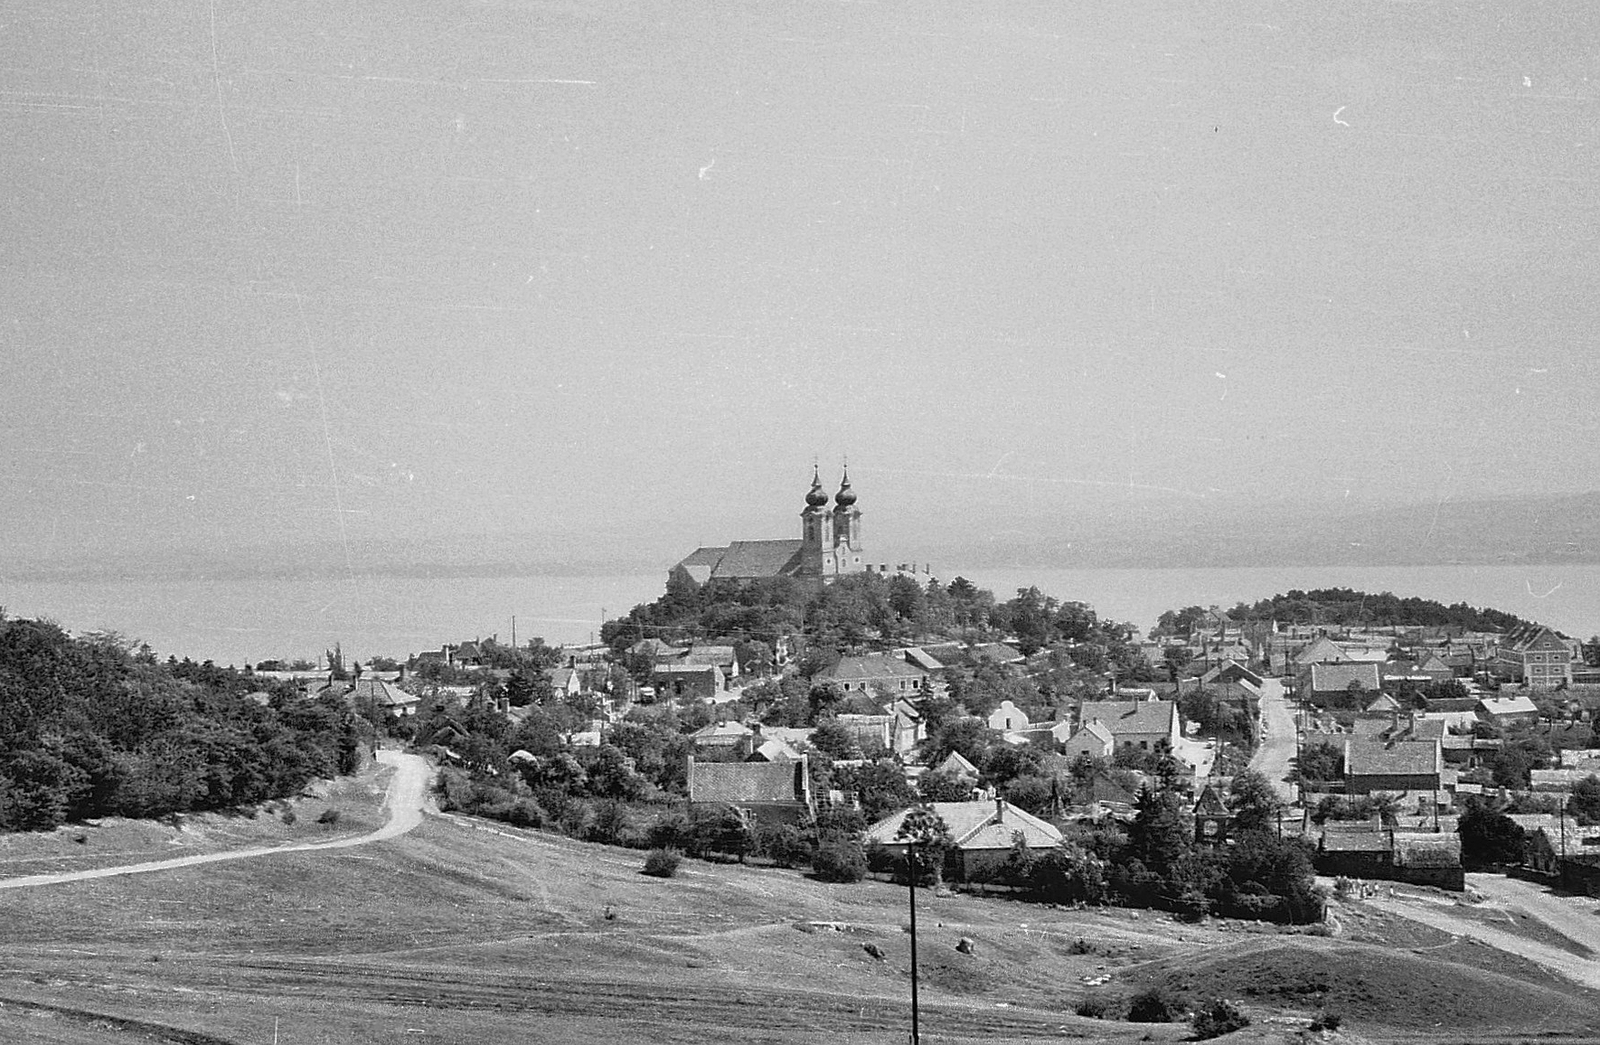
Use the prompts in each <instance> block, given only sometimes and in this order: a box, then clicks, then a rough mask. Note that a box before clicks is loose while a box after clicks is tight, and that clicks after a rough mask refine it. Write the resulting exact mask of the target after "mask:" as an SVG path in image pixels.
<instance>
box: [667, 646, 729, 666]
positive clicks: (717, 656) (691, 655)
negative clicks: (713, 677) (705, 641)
mask: <svg viewBox="0 0 1600 1045" xmlns="http://www.w3.org/2000/svg"><path fill="white" fill-rule="evenodd" d="M733 660H734V656H733V647H732V646H691V647H689V648H688V649H686V650H684V651H683V652H681V653H679V654H678V662H679V663H680V664H699V665H702V666H704V665H709V664H715V665H717V666H718V667H720V666H722V665H723V664H732V663H733Z"/></svg>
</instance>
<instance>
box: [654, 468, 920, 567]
mask: <svg viewBox="0 0 1600 1045" xmlns="http://www.w3.org/2000/svg"><path fill="white" fill-rule="evenodd" d="M830 500H831V501H832V502H833V506H832V507H831V508H830V507H829V506H828V504H829V501H830ZM852 573H885V574H888V573H897V574H910V575H912V576H916V577H918V578H919V579H921V580H924V581H925V580H927V578H928V577H929V576H930V570H929V567H927V566H925V565H924V566H922V567H921V568H920V569H919V568H918V566H917V564H915V563H912V564H906V563H901V564H899V565H897V566H896V567H895V568H893V569H890V567H889V565H888V564H887V563H882V564H877V565H874V564H872V563H869V562H867V561H866V553H865V552H864V551H863V550H862V545H861V509H860V508H857V507H856V492H855V491H854V490H852V489H851V488H850V472H849V470H848V469H846V471H845V473H844V477H843V480H842V481H841V482H840V483H839V491H838V492H837V493H835V494H834V495H833V497H832V498H829V496H828V493H827V491H826V490H824V489H823V488H822V476H821V474H820V473H819V472H817V470H816V469H812V472H811V490H810V491H809V492H808V493H807V494H806V506H805V509H804V510H803V511H802V512H801V513H800V539H799V540H794V539H789V540H775V541H734V542H733V543H732V544H728V545H725V546H722V547H716V548H697V549H695V550H694V551H693V552H692V553H691V554H690V555H689V556H688V557H686V558H685V559H683V561H681V562H679V563H678V564H677V565H676V566H674V567H673V568H672V569H671V571H670V572H669V574H668V576H669V577H670V578H672V579H676V580H678V581H679V582H682V581H685V580H690V581H694V582H695V583H697V584H704V583H706V582H707V581H711V580H733V581H752V580H760V579H762V578H766V577H794V578H795V579H797V580H802V581H807V582H809V583H812V584H815V585H816V586H817V587H821V586H822V585H824V584H827V583H829V582H830V581H832V580H834V579H836V578H838V577H843V576H848V575H849V574H852Z"/></svg>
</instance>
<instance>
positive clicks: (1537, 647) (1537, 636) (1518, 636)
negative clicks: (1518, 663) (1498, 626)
mask: <svg viewBox="0 0 1600 1045" xmlns="http://www.w3.org/2000/svg"><path fill="white" fill-rule="evenodd" d="M1500 648H1501V649H1505V650H1508V651H1510V652H1512V653H1530V652H1533V651H1547V652H1557V651H1560V650H1564V649H1566V648H1567V644H1566V643H1565V642H1562V641H1561V636H1559V635H1557V634H1556V633H1555V632H1553V631H1551V630H1550V629H1549V628H1547V627H1545V626H1544V625H1542V624H1519V625H1517V626H1516V627H1515V628H1512V629H1511V630H1510V631H1509V632H1507V633H1506V636H1505V638H1503V639H1501V640H1500Z"/></svg>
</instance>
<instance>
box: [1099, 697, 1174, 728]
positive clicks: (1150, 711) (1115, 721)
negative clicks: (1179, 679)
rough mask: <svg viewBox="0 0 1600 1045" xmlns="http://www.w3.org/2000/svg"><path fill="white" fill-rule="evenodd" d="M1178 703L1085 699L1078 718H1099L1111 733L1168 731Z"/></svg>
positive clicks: (1168, 701)
mask: <svg viewBox="0 0 1600 1045" xmlns="http://www.w3.org/2000/svg"><path fill="white" fill-rule="evenodd" d="M1177 715H1178V705H1177V704H1175V703H1173V702H1172V701H1170V700H1094V701H1087V700H1086V701H1084V703H1083V715H1082V718H1081V719H1080V721H1082V722H1084V723H1089V722H1092V721H1094V720H1095V719H1099V720H1100V721H1101V722H1102V723H1103V724H1104V725H1105V727H1106V728H1107V729H1109V730H1111V733H1112V735H1113V736H1115V735H1117V734H1120V733H1169V732H1171V731H1172V729H1173V728H1174V726H1173V723H1174V722H1175V720H1176V718H1177Z"/></svg>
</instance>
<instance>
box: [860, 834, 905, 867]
mask: <svg viewBox="0 0 1600 1045" xmlns="http://www.w3.org/2000/svg"><path fill="white" fill-rule="evenodd" d="M866 857H867V870H869V871H871V872H872V873H873V874H888V873H890V872H891V871H893V870H894V869H895V868H896V866H899V867H904V866H905V859H904V858H903V857H898V856H895V855H894V853H892V852H891V851H890V850H889V847H888V846H886V845H884V844H883V843H882V842H876V841H874V842H868V843H867V847H866Z"/></svg>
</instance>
